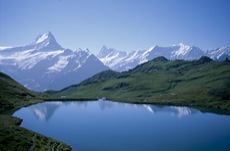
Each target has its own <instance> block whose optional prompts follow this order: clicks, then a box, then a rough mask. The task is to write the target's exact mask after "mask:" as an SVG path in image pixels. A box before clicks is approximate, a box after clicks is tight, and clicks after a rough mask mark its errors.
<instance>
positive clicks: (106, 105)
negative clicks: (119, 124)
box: [28, 100, 199, 121]
mask: <svg viewBox="0 0 230 151" xmlns="http://www.w3.org/2000/svg"><path fill="white" fill-rule="evenodd" d="M90 102H92V101H74V102H73V101H71V102H61V101H55V102H44V103H39V104H35V105H32V106H29V107H28V108H29V110H30V111H31V112H32V113H33V114H34V115H35V116H36V117H37V118H38V119H40V120H42V121H48V120H49V119H50V118H51V117H52V116H53V114H54V112H55V111H56V110H57V109H58V108H59V107H60V106H68V105H73V106H75V107H76V109H77V108H78V107H84V108H87V106H88V103H90ZM96 103H97V105H98V106H99V108H100V110H101V111H104V110H108V109H111V108H115V107H117V106H119V105H124V106H132V107H133V108H144V109H146V111H148V112H150V113H151V114H153V115H154V114H157V113H158V112H163V113H168V114H171V115H173V116H177V117H184V116H188V115H190V114H193V113H196V112H199V111H198V110H195V109H191V108H188V107H177V106H160V105H149V104H128V103H119V102H112V101H104V100H98V101H96Z"/></svg>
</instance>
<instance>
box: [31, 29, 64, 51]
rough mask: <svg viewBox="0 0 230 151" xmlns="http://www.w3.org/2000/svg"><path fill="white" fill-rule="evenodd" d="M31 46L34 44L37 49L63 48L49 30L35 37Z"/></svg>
mask: <svg viewBox="0 0 230 151" xmlns="http://www.w3.org/2000/svg"><path fill="white" fill-rule="evenodd" d="M31 45H33V46H35V47H36V48H38V49H43V48H45V50H58V49H63V48H62V47H61V46H60V45H59V44H58V43H57V41H56V39H55V37H54V35H53V34H52V33H51V32H47V33H45V34H42V35H39V36H38V37H37V38H35V40H34V42H32V44H31Z"/></svg>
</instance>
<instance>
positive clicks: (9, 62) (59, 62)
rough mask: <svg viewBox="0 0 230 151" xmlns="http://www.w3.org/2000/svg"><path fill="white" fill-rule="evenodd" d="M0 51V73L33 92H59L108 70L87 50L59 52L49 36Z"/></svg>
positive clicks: (59, 48) (47, 34)
mask: <svg viewBox="0 0 230 151" xmlns="http://www.w3.org/2000/svg"><path fill="white" fill-rule="evenodd" d="M0 48H2V50H1V51H0V72H3V73H6V74H8V75H10V76H11V77H13V78H14V79H15V80H17V81H18V82H19V83H21V84H22V85H24V86H26V87H28V88H30V89H32V90H36V91H44V90H48V89H53V90H60V89H63V88H65V87H67V86H70V85H72V84H77V83H79V82H81V81H83V80H85V79H86V78H88V77H90V76H92V75H94V74H96V73H98V72H101V71H104V70H107V69H109V68H108V67H107V66H105V65H104V64H103V63H102V62H100V61H99V60H98V59H97V58H96V56H94V55H93V54H92V53H90V51H89V50H88V49H85V50H83V49H77V50H76V51H72V50H70V49H64V48H62V47H61V46H60V45H59V44H58V43H57V41H56V39H55V38H54V36H53V34H52V33H51V32H48V33H45V34H43V35H40V36H38V37H37V38H36V39H35V41H34V42H32V43H31V44H29V45H26V46H21V47H13V48H8V49H5V48H3V47H0Z"/></svg>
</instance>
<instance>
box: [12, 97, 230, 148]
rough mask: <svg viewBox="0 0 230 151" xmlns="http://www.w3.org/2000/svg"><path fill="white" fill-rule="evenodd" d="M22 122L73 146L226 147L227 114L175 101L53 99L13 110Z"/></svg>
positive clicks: (229, 142) (228, 142)
mask: <svg viewBox="0 0 230 151" xmlns="http://www.w3.org/2000/svg"><path fill="white" fill-rule="evenodd" d="M13 115H14V116H16V117H19V118H21V119H23V122H22V124H21V127H24V128H27V129H30V130H32V131H35V132H38V133H40V134H43V135H45V136H49V137H52V138H54V139H57V140H60V141H62V142H64V143H66V144H69V145H70V146H71V147H72V150H73V151H206V150H207V151H229V150H230V116H229V115H220V114H214V113H208V112H206V113H204V112H201V111H199V110H196V109H192V108H188V107H178V106H157V105H149V104H128V103H118V102H112V101H106V100H95V101H67V102H66V101H65V102H61V101H55V102H54V101H52V102H44V103H39V104H35V105H31V106H28V107H24V108H21V109H20V110H18V111H16V112H15V113H14V114H13Z"/></svg>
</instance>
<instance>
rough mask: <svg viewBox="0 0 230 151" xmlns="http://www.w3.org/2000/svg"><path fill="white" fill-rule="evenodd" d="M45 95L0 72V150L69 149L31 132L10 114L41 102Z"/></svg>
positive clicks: (20, 120)
mask: <svg viewBox="0 0 230 151" xmlns="http://www.w3.org/2000/svg"><path fill="white" fill-rule="evenodd" d="M44 97H47V96H45V95H44V94H42V93H36V92H32V91H30V90H28V89H26V88H24V87H23V86H21V85H20V84H19V83H17V82H16V81H14V80H13V79H11V78H10V77H9V76H7V75H5V74H2V73H0V150H1V151H15V150H20V151H28V150H31V151H36V150H37V151H40V150H50V151H54V150H60V151H62V150H63V151H69V150H71V147H70V146H68V145H66V144H64V143H62V142H60V141H57V140H54V139H52V138H49V137H46V136H43V135H41V134H38V133H35V132H32V131H30V130H27V129H25V128H22V127H20V126H19V125H20V124H21V122H22V119H19V118H16V117H13V116H11V114H12V113H13V112H14V111H15V110H17V109H20V108H21V107H24V106H28V105H31V104H35V103H39V102H42V101H41V100H42V99H43V98H44Z"/></svg>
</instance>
